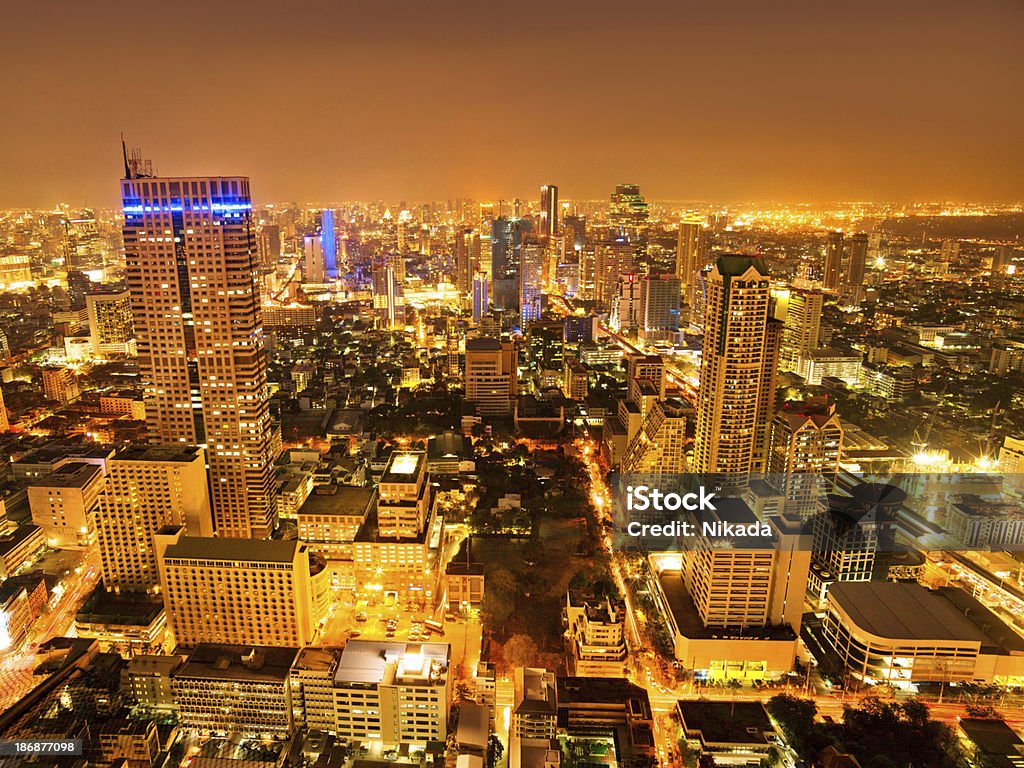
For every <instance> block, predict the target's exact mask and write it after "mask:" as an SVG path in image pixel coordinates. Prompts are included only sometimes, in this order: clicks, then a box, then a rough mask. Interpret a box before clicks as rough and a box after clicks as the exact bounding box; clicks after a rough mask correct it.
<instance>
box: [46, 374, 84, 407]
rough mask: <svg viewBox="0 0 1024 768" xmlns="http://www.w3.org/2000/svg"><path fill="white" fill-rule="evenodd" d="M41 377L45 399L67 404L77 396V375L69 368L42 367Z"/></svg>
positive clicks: (78, 394)
mask: <svg viewBox="0 0 1024 768" xmlns="http://www.w3.org/2000/svg"><path fill="white" fill-rule="evenodd" d="M42 377H43V394H44V395H46V399H47V400H56V401H57V402H58V403H60V404H61V405H67V404H68V403H73V402H74V401H75V400H77V399H78V398H79V396H80V394H81V393H80V391H79V388H78V377H77V376H76V375H75V372H74V371H72V370H71V369H70V368H63V367H61V368H43V369H42Z"/></svg>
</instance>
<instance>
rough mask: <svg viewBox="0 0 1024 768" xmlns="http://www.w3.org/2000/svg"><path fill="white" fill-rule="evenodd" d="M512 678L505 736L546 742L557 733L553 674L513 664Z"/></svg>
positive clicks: (556, 707) (542, 743)
mask: <svg viewBox="0 0 1024 768" xmlns="http://www.w3.org/2000/svg"><path fill="white" fill-rule="evenodd" d="M513 681H514V687H515V703H514V705H513V707H512V723H511V726H510V727H509V736H514V737H515V738H517V739H519V740H520V741H521V742H523V743H525V744H527V745H532V746H544V745H547V744H548V743H549V742H550V740H551V739H554V738H555V736H556V735H557V733H558V700H557V696H556V688H555V675H554V673H553V672H548V671H547V670H546V669H540V668H536V667H517V668H516V669H515V671H514V673H513Z"/></svg>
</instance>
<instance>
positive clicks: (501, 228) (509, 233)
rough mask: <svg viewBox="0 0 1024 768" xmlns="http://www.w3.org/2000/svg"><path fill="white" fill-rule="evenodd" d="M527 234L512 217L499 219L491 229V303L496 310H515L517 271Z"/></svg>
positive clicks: (522, 221)
mask: <svg viewBox="0 0 1024 768" xmlns="http://www.w3.org/2000/svg"><path fill="white" fill-rule="evenodd" d="M526 231H527V222H526V221H524V220H523V219H519V218H515V217H513V218H509V217H507V216H499V217H498V218H497V219H495V220H494V223H493V224H492V225H491V285H492V286H493V296H492V300H493V301H494V306H495V307H497V308H498V309H502V310H507V309H516V308H517V307H518V304H519V269H520V264H521V263H522V247H523V235H524V234H525V233H526Z"/></svg>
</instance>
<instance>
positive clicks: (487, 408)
mask: <svg viewBox="0 0 1024 768" xmlns="http://www.w3.org/2000/svg"><path fill="white" fill-rule="evenodd" d="M465 378H466V400H467V401H468V402H470V403H475V404H476V406H477V408H478V409H479V410H480V415H481V416H507V415H508V414H510V413H511V412H512V402H513V400H514V399H515V396H516V394H517V392H516V390H517V386H518V385H517V370H516V353H515V345H514V344H513V343H512V342H507V341H506V342H503V341H499V340H498V339H491V338H478V339H466V377H465Z"/></svg>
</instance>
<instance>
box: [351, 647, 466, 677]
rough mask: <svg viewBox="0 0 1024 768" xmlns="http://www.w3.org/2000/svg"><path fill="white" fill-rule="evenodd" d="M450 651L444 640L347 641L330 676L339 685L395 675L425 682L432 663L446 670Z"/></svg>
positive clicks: (432, 665)
mask: <svg viewBox="0 0 1024 768" xmlns="http://www.w3.org/2000/svg"><path fill="white" fill-rule="evenodd" d="M450 653H451V646H449V645H448V643H402V642H387V641H376V640H349V641H348V643H347V644H346V645H345V649H344V650H343V651H342V652H341V660H340V661H339V662H338V671H337V673H336V674H335V676H334V679H335V682H336V683H339V684H346V683H365V684H378V683H388V682H391V681H393V680H394V678H395V677H401V678H403V679H404V680H405V681H406V682H417V681H419V682H427V681H428V680H429V678H430V671H431V669H432V668H433V667H434V666H435V665H437V666H439V667H441V668H443V669H445V670H447V668H448V657H449V655H450Z"/></svg>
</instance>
